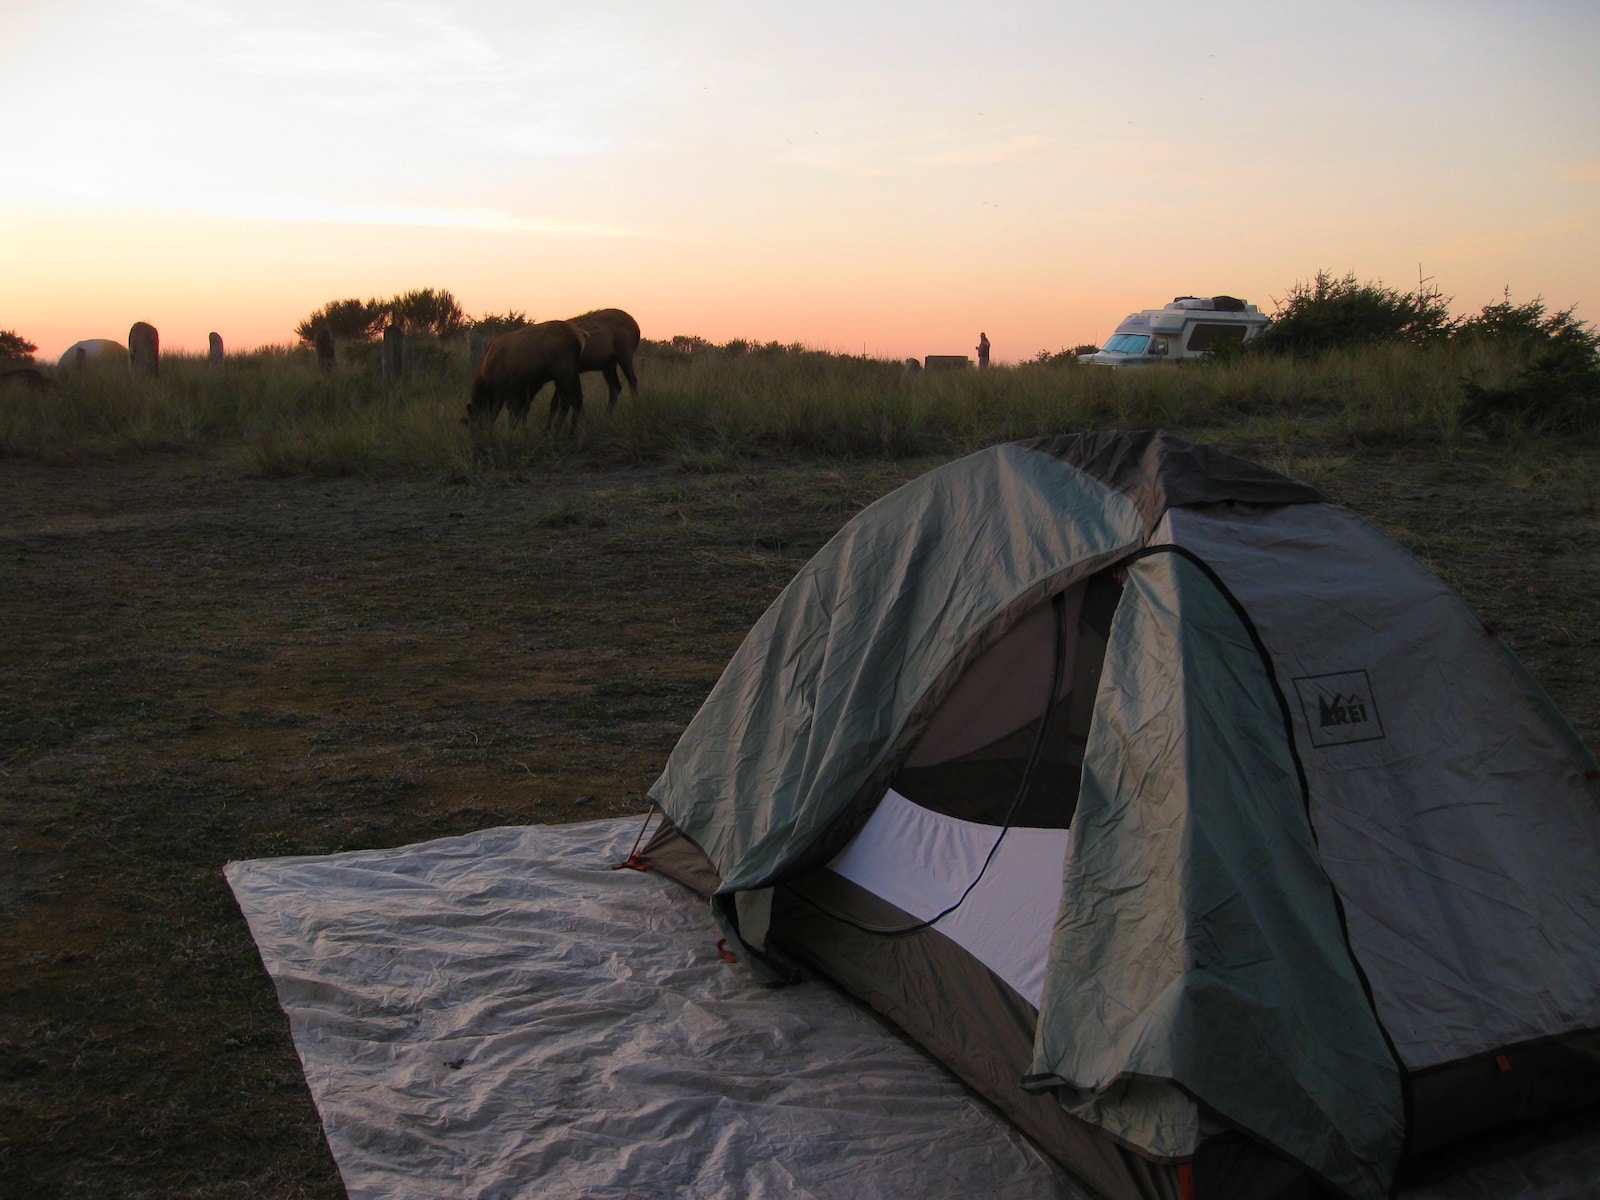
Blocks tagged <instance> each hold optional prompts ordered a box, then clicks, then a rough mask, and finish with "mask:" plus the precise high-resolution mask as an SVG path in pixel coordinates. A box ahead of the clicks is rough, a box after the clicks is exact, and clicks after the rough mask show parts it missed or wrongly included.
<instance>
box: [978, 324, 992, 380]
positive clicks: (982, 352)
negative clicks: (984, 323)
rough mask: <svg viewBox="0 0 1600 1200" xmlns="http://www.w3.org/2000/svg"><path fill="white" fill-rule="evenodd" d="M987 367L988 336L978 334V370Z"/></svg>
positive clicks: (981, 333) (982, 333) (980, 332)
mask: <svg viewBox="0 0 1600 1200" xmlns="http://www.w3.org/2000/svg"><path fill="white" fill-rule="evenodd" d="M988 365H989V335H988V334H987V333H984V332H982V331H981V330H980V331H979V332H978V370H980V371H981V370H983V369H984V368H985V367H987V366H988Z"/></svg>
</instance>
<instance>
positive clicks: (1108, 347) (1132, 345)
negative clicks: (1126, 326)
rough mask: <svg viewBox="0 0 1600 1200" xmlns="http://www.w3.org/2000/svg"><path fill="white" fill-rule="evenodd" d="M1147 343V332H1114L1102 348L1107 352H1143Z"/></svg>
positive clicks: (1148, 337)
mask: <svg viewBox="0 0 1600 1200" xmlns="http://www.w3.org/2000/svg"><path fill="white" fill-rule="evenodd" d="M1149 344H1150V335H1149V334H1147V333H1116V334H1112V335H1111V340H1110V341H1109V342H1107V343H1106V344H1105V347H1104V349H1105V351H1106V353H1108V354H1143V353H1144V351H1145V347H1146V346H1148V345H1149Z"/></svg>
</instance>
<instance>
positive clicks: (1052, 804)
mask: <svg viewBox="0 0 1600 1200" xmlns="http://www.w3.org/2000/svg"><path fill="white" fill-rule="evenodd" d="M1597 791H1600V783H1597V772H1596V768H1595V764H1594V760H1593V759H1592V757H1591V756H1590V755H1589V754H1588V752H1587V751H1586V750H1585V749H1584V747H1583V745H1582V743H1581V742H1580V741H1579V740H1578V739H1577V737H1576V736H1575V735H1574V734H1573V732H1572V731H1571V729H1570V727H1569V726H1568V725H1567V724H1566V722H1565V721H1564V720H1563V719H1562V718H1561V717H1560V715H1559V714H1558V713H1557V712H1556V711H1555V709H1554V708H1553V706H1552V705H1551V704H1550V702H1549V700H1548V699H1547V697H1546V696H1545V695H1544V693H1543V692H1542V690H1541V689H1540V688H1539V687H1538V685H1537V684H1536V683H1534V681H1533V680H1532V679H1531V677H1529V676H1528V674H1527V673H1526V671H1524V670H1523V669H1522V668H1521V666H1520V665H1519V664H1518V663H1517V662H1516V660H1515V659H1514V658H1513V657H1512V656H1511V655H1510V654H1509V653H1508V652H1507V651H1506V650H1505V648H1504V647H1503V646H1502V645H1501V644H1500V642H1499V641H1498V639H1497V638H1496V637H1495V636H1494V634H1493V631H1492V630H1489V629H1488V628H1487V627H1485V626H1484V625H1483V624H1482V623H1481V622H1480V621H1479V620H1477V618H1475V617H1474V616H1473V615H1472V613H1471V611H1470V610H1469V609H1468V608H1467V606H1466V605H1465V604H1464V603H1463V602H1462V601H1461V600H1460V598H1459V597H1458V596H1457V595H1456V594H1455V593H1454V592H1453V591H1452V590H1451V589H1450V588H1449V587H1448V586H1447V585H1445V584H1444V583H1443V582H1441V581H1440V580H1438V579H1437V578H1436V577H1434V576H1433V575H1432V574H1430V573H1429V572H1428V571H1426V570H1425V569H1424V568H1423V567H1422V566H1421V565H1420V564H1419V563H1418V562H1416V560H1415V559H1413V558H1412V557H1411V556H1410V555H1408V554H1407V553H1406V552H1405V551H1404V550H1402V549H1401V548H1399V547H1398V546H1396V545H1395V544H1394V543H1392V542H1391V541H1389V540H1388V539H1387V538H1385V537H1384V536H1383V535H1382V534H1380V533H1379V532H1378V531H1376V530H1375V529H1373V528H1372V527H1371V526H1369V525H1367V524H1366V523H1365V522H1363V521H1361V520H1360V519H1359V518H1357V517H1355V516H1354V515H1353V514H1352V513H1350V512H1349V511H1348V510H1346V509H1344V508H1342V507H1340V506H1337V505H1334V504H1332V503H1330V502H1328V501H1327V499H1326V498H1325V497H1324V496H1323V495H1322V494H1321V493H1320V492H1318V491H1317V490H1316V489H1314V488H1311V487H1309V486H1307V485H1305V484H1302V483H1298V482H1296V481H1294V480H1291V479H1288V478H1285V477H1283V476H1281V475H1278V474H1277V473H1275V472H1272V471H1269V470H1267V469H1266V468H1263V467H1260V466H1257V465H1254V464H1251V463H1248V462H1245V461H1243V460H1241V459H1238V458H1234V457H1232V456H1230V455H1227V454H1223V453H1221V452H1218V451H1215V450H1210V449H1207V448H1204V447H1197V446H1192V445H1189V444H1187V443H1185V442H1182V441H1180V440H1178V439H1176V438H1174V437H1171V436H1170V435H1166V434H1162V433H1149V432H1144V433H1132V434H1123V433H1097V434H1086V435H1079V436H1066V437H1058V438H1050V439H1042V440H1038V441H1034V442H1028V443H1017V444H1012V445H1006V446H998V447H994V448H991V449H988V450H985V451H981V452H979V453H977V454H974V455H970V456H968V457H967V458H964V459H962V460H959V461H958V462H955V463H952V464H949V465H947V466H945V467H942V468H939V469H937V470H935V471H932V472H930V473H928V474H927V475H925V476H923V477H922V478H920V479H918V480H915V481H913V482H912V483H910V484H908V485H906V486H905V487H903V488H901V489H899V490H898V491H896V492H894V493H892V494H891V495H889V496H887V497H885V498H883V499H882V500H880V501H878V502H877V503H876V504H874V505H872V506H870V507H869V508H868V509H866V510H865V511H864V512H862V513H861V514H860V515H858V516H857V517H856V518H855V519H854V520H852V521H851V522H849V523H848V524H847V525H846V526H845V527H844V528H843V529H842V530H841V531H840V532H839V533H838V534H837V535H836V536H835V537H834V539H833V540H832V541H830V543H829V544H828V545H827V546H825V547H824V548H823V549H822V550H821V551H820V552H819V553H818V554H817V555H816V557H815V558H813V559H812V561H811V562H810V563H809V564H807V566H806V567H805V568H803V569H802V570H801V572H800V573H799V574H798V575H797V576H796V578H795V579H794V580H793V581H792V582H791V583H790V585H789V586H788V587H787V588H786V589H785V590H784V592H783V593H782V595H780V596H779V598H778V599H777V600H776V601H775V602H774V603H773V605H772V606H771V607H770V608H769V609H768V611H767V612H766V613H765V614H764V615H763V616H762V617H761V619H760V620H759V621H758V622H757V623H756V625H755V626H754V628H753V629H752V630H751V632H750V634H749V636H748V637H747V638H746V640H745V642H744V644H743V645H742V646H741V647H740V649H739V650H738V651H737V652H736V654H735V655H734V657H733V659H732V660H731V661H730V663H729V665H728V667H727V669H726V670H725V672H724V673H723V675H722V678H721V679H720V680H719V682H718V683H717V685H716V686H715V687H714V688H713V690H712V692H711V694H710V696H709V697H708V698H707V700H706V702H705V704H704V705H703V707H702V708H701V710H700V712H699V713H698V714H697V715H696V717H695V718H694V720H693V721H692V722H691V724H690V726H689V728H688V729H687V730H686V731H685V733H684V735H683V737H682V739H681V740H680V741H679V743H678V745H677V747H676V748H675V749H674V751H673V753H672V755H671V756H670V758H669V760H668V762H667V764H666V767H665V769H664V771H663V773H662V775H661V778H660V779H659V780H658V781H657V782H656V784H655V785H654V787H653V788H652V790H651V797H652V800H653V801H654V802H655V804H656V805H657V806H658V807H659V809H660V810H661V813H662V814H663V823H662V825H661V827H660V828H659V830H658V831H657V833H656V834H655V836H654V837H653V838H652V839H651V841H650V844H649V845H648V846H647V847H646V848H645V851H644V854H643V857H644V858H645V859H646V860H647V861H649V862H650V863H651V865H653V866H654V867H656V868H657V869H659V870H662V871H663V872H664V873H667V874H669V875H672V876H674V877H675V878H678V879H680V880H681V881H683V882H685V883H687V884H688V885H690V886H692V887H695V888H696V889H697V890H699V891H701V892H703V893H705V894H707V895H711V896H714V897H716V899H717V902H718V904H719V907H720V908H721V909H722V910H723V911H725V912H726V913H727V915H728V916H729V918H730V920H731V921H732V922H734V923H735V924H736V925H737V929H738V933H739V935H740V937H741V938H742V939H743V941H744V942H745V943H746V944H747V946H749V947H750V948H751V949H753V950H754V951H756V952H757V953H759V954H762V955H764V956H765V957H767V958H768V959H770V960H773V961H775V962H777V963H779V964H784V963H787V962H789V961H798V962H800V963H803V964H808V965H810V966H812V967H814V968H816V969H818V970H819V971H821V972H822V973H824V974H826V975H828V976H830V977H831V978H833V979H835V980H836V981H838V982H839V983H841V984H842V985H843V986H844V987H845V988H846V989H847V990H849V991H852V992H854V993H855V994H857V995H858V996H860V997H861V998H862V999H864V1000H866V1001H867V1002H869V1003H871V1004H872V1005H873V1006H874V1007H876V1008H878V1009H879V1010H880V1011H882V1012H883V1013H885V1014H886V1015H887V1016H889V1017H890V1018H891V1019H892V1020H894V1021H895V1022H896V1023H898V1024H899V1025H900V1026H901V1027H903V1028H904V1029H905V1030H906V1031H907V1032H909V1033H910V1034H911V1035H912V1036H913V1037H915V1038H917V1039H918V1040H919V1041H920V1042H922V1043H923V1044H924V1045H925V1046H926V1047H927V1048H928V1049H929V1050H930V1051H931V1052H932V1053H934V1054H935V1055H936V1056H937V1057H939V1058H940V1059H942V1060H943V1061H944V1062H945V1063H946V1064H948V1065H949V1066H950V1067H951V1068H952V1069H953V1070H954V1071H955V1072H956V1073H957V1074H958V1075H960V1076H961V1077H962V1078H964V1079H965V1080H966V1081H967V1082H968V1083H969V1084H971V1085H972V1086H973V1087H974V1088H975V1089H976V1090H978V1091H979V1092H980V1093H982V1094H983V1095H984V1096H986V1097H987V1098H988V1099H989V1100H991V1101H992V1102H994V1103H995V1104H996V1105H997V1106H998V1107H999V1108H1000V1109H1001V1110H1002V1111H1004V1112H1005V1113H1007V1114H1008V1115H1009V1116H1010V1117H1011V1118H1012V1119H1013V1120H1014V1121H1016V1123H1017V1124H1018V1125H1019V1126H1020V1127H1021V1128H1023V1129H1025V1130H1026V1131H1027V1132H1029V1133H1030V1134H1031V1135H1032V1136H1033V1137H1034V1138H1035V1139H1036V1140H1037V1141H1038V1142H1039V1143H1040V1144H1041V1145H1042V1146H1043V1147H1044V1148H1045V1149H1046V1150H1048V1151H1049V1152H1050V1153H1051V1154H1052V1155H1054V1156H1055V1157H1056V1158H1058V1159H1059V1160H1060V1161H1062V1162H1063V1163H1064V1164H1065V1165H1066V1166H1067V1167H1068V1168H1069V1169H1071V1170H1073V1171H1074V1172H1075V1173H1077V1174H1078V1175H1080V1176H1081V1177H1082V1178H1083V1179H1085V1181H1087V1182H1088V1183H1090V1184H1091V1185H1093V1186H1094V1187H1095V1188H1096V1189H1098V1190H1099V1191H1101V1192H1102V1193H1104V1194H1105V1195H1106V1196H1108V1197H1118V1198H1120V1197H1144V1196H1158V1197H1178V1196H1182V1195H1193V1196H1196V1197H1199V1198H1201V1200H1204V1198H1206V1197H1232V1196H1241V1195H1300V1194H1316V1191H1317V1189H1322V1190H1323V1191H1325V1192H1327V1191H1331V1192H1333V1193H1335V1194H1340V1195H1345V1196H1351V1197H1362V1198H1365V1197H1378V1196H1384V1195H1387V1194H1389V1193H1390V1191H1391V1190H1392V1188H1393V1187H1394V1186H1395V1183H1396V1180H1397V1179H1399V1178H1402V1177H1403V1176H1405V1175H1406V1174H1407V1173H1408V1172H1415V1171H1418V1170H1422V1169H1425V1168H1431V1167H1436V1166H1438V1165H1439V1164H1441V1163H1445V1164H1448V1162H1449V1160H1450V1156H1451V1155H1452V1153H1453V1152H1454V1150H1453V1148H1454V1147H1457V1146H1460V1145H1462V1144H1463V1143H1465V1142H1466V1140H1467V1139H1475V1138H1479V1137H1480V1136H1481V1135H1483V1134H1486V1133H1489V1132H1491V1131H1496V1130H1500V1129H1506V1128H1512V1127H1519V1126H1520V1127H1526V1126H1527V1125H1529V1124H1530V1123H1533V1124H1537V1123H1539V1122H1544V1121H1549V1120H1551V1119H1553V1118H1554V1117H1556V1116H1557V1115H1559V1114H1562V1113H1565V1112H1567V1111H1569V1110H1571V1109H1573V1108H1576V1107H1578V1106H1581V1105H1584V1104H1589V1103H1592V1102H1594V1101H1595V1100H1597V1099H1600V1037H1597V1036H1596V1034H1595V1030H1596V1028H1597V1027H1600V922H1597V921H1595V919H1594V915H1595V914H1594V901H1593V897H1595V896H1597V895H1600V809H1597V805H1596V800H1597V798H1600V796H1597ZM1296 1189H1300V1190H1296Z"/></svg>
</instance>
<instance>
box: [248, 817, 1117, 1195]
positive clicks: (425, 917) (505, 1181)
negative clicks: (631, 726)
mask: <svg viewBox="0 0 1600 1200" xmlns="http://www.w3.org/2000/svg"><path fill="white" fill-rule="evenodd" d="M642 821H643V817H642V816H641V817H639V818H631V819H624V820H620V821H605V822H594V823H589V824H583V825H569V826H546V827H533V828H521V829H490V830H486V831H483V832H480V833H476V834H471V835H468V836H465V837H458V838H449V839H446V840H442V841H436V842H428V843H425V844H422V845H418V846H408V847H404V848H401V849H396V850H378V851H361V852H357V853H351V854H339V855H333V856H329V857H325V858H282V859H267V860H261V861H256V862H244V863H231V864H229V866H228V868H227V877H228V882H229V883H230V884H231V885H232V887H233V891H234V895H235V896H236V897H237V898H238V901H239V906H240V908H241V909H243V911H244V914H245V917H246V919H247V920H248V921H249V923H250V931H251V933H252V934H253V935H254V937H255V940H256V944H257V946H258V947H259V948H260V950H261V957H262V959H263V961H264V962H265V963H266V966H267V970H268V972H269V973H270V974H271V975H272V978H273V980H274V982H275V983H276V984H277V988H278V999H279V1001H280V1002H281V1003H282V1005H283V1008H284V1011H285V1012H287V1013H288V1015H289V1023H290V1029H291V1031H292V1033H293V1035H294V1041H295V1046H296V1048H297V1049H298V1050H299V1053H300V1059H301V1062H302V1063H303V1064H304V1067H305V1073H306V1080H307V1082H308V1083H309V1084H310V1086H311V1094H312V1097H313V1098H314V1099H315V1101H316V1104H317V1109H318V1111H319V1112H320V1113H321V1115H322V1123H323V1127H324V1129H325V1130H326V1132H327V1136H328V1143H329V1145H330V1147H331V1148H332V1150H333V1156H334V1159H335V1160H336V1161H337V1162H338V1164H339V1171H340V1173H341V1174H342V1176H343V1178H344V1183H345V1187H346V1189H347V1190H348V1192H349V1194H350V1195H351V1197H353V1198H357V1200H365V1198H368V1197H386V1198H387V1197H393V1198H400V1197H416V1198H417V1200H438V1198H439V1197H455V1196H473V1197H513V1196H519V1197H520V1196H539V1197H579V1196H583V1197H640V1198H643V1197H694V1198H700V1197H707V1198H709V1197H727V1198H729V1200H732V1198H735V1197H739V1198H743V1197H771V1198H773V1200H777V1198H784V1200H788V1198H792V1197H802V1198H804V1197H818V1198H821V1197H839V1198H841V1200H842V1198H846V1197H884V1198H888V1197H905V1198H906V1200H926V1198H929V1197H940V1196H949V1197H957V1196H960V1197H969V1196H1001V1197H1016V1198H1017V1200H1022V1198H1024V1197H1026V1198H1029V1200H1032V1198H1034V1197H1045V1198H1050V1197H1060V1198H1062V1200H1067V1198H1079V1197H1087V1196H1089V1195H1090V1193H1088V1192H1087V1191H1085V1190H1082V1189H1081V1188H1078V1187H1076V1186H1075V1185H1074V1184H1073V1183H1072V1182H1071V1181H1069V1180H1068V1179H1067V1178H1066V1177H1065V1176H1064V1175H1063V1173H1062V1172H1060V1171H1059V1170H1058V1169H1057V1168H1055V1167H1054V1166H1053V1165H1052V1164H1051V1163H1050V1162H1049V1160H1048V1159H1046V1158H1045V1157H1044V1156H1043V1155H1042V1154H1040V1153H1039V1151H1037V1150H1036V1149H1035V1148H1034V1147H1033V1146H1032V1145H1031V1144H1030V1143H1029V1142H1028V1141H1027V1140H1026V1139H1025V1138H1024V1137H1023V1136H1022V1135H1021V1134H1019V1133H1017V1132H1016V1131H1015V1130H1014V1129H1012V1128H1011V1126H1010V1125H1008V1124H1007V1123H1006V1122H1005V1121H1004V1120H1003V1119H1001V1118H1000V1117H999V1116H997V1115H996V1114H994V1113H993V1112H992V1110H990V1109H988V1108H987V1107H986V1106H984V1105H983V1104H982V1102H981V1101H978V1100H975V1099H974V1098H973V1097H972V1096H971V1095H970V1093H968V1092H967V1091H966V1090H965V1089H963V1088H962V1086H961V1085H960V1084H959V1083H957V1082H955V1081H954V1079H953V1078H952V1077H951V1076H949V1075H947V1074H945V1073H944V1071H943V1070H942V1069H941V1068H939V1067H937V1066H936V1065H934V1064H933V1063H931V1062H930V1061H929V1060H928V1059H927V1058H926V1057H925V1056H924V1055H923V1054H922V1053H921V1051H919V1050H917V1049H916V1048H915V1047H913V1046H912V1045H910V1044H909V1043H908V1042H906V1041H905V1040H904V1039H902V1038H900V1037H899V1036H897V1035H896V1034H894V1033H892V1032H890V1031H889V1030H888V1028H887V1027H886V1026H884V1025H883V1024H882V1023H881V1022H879V1021H878V1020H877V1019H876V1018H875V1017H873V1016H871V1015H869V1014H868V1013H866V1012H864V1011H863V1010H862V1009H861V1008H860V1007H859V1006H857V1005H856V1004H855V1003H853V1002H852V1001H850V1000H848V999H846V998H845V997H844V996H842V995H841V994H840V993H838V992H836V991H835V990H834V989H833V988H831V987H829V986H827V985H826V984H822V983H819V982H808V983H804V984H802V985H800V986H798V987H789V988H777V989H773V988H767V987H763V986H762V985H761V984H760V982H759V981H757V980H756V979H755V977H754V976H752V975H751V974H750V973H749V972H747V971H746V970H745V969H744V968H743V967H740V966H730V965H728V964H727V963H725V962H724V961H723V960H722V958H721V957H720V956H719V954H718V953H717V939H718V938H719V937H721V936H722V935H721V934H720V933H719V932H718V930H717V926H716V924H715V922H714V920H713V918H712V915H711V913H710V910H709V908H708V906H707V905H706V902H705V901H704V900H702V899H700V898H699V897H697V896H694V895H693V894H691V893H689V892H687V891H685V890H684V889H683V888H681V887H679V886H678V885H676V884H674V883H672V882H671V881H669V880H667V879H665V878H663V877H661V876H659V875H641V874H639V873H637V872H634V871H613V870H611V869H610V865H611V864H612V863H615V862H618V861H620V860H621V859H623V858H625V857H627V853H628V849H629V847H630V846H631V845H632V843H633V839H634V837H635V835H636V834H637V833H638V831H639V827H640V825H641V823H642Z"/></svg>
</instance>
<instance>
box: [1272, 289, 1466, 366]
mask: <svg viewBox="0 0 1600 1200" xmlns="http://www.w3.org/2000/svg"><path fill="white" fill-rule="evenodd" d="M1453 328H1454V326H1453V324H1452V322H1451V319H1450V297H1448V296H1445V295H1442V294H1441V293H1440V292H1439V291H1438V290H1437V289H1436V288H1429V287H1428V286H1427V283H1426V281H1423V282H1422V283H1419V284H1418V286H1417V290H1416V291H1415V292H1412V293H1410V294H1403V293H1401V292H1397V291H1395V289H1394V288H1391V287H1385V286H1384V285H1383V284H1381V283H1362V282H1360V281H1359V280H1357V279H1356V277H1355V275H1354V273H1351V274H1348V275H1346V276H1344V277H1343V278H1335V277H1334V276H1333V275H1331V274H1330V273H1329V272H1327V271H1318V272H1317V274H1316V276H1315V277H1314V278H1313V279H1312V280H1311V282H1310V283H1297V284H1295V285H1294V287H1293V288H1291V289H1290V291H1289V295H1288V296H1287V297H1285V298H1284V299H1283V300H1282V301H1280V302H1279V303H1278V305H1277V310H1276V311H1275V312H1274V313H1273V316H1272V324H1271V325H1270V326H1269V327H1268V328H1267V331H1266V332H1265V333H1264V334H1262V335H1261V337H1260V338H1258V339H1257V340H1256V343H1255V345H1256V346H1257V348H1259V349H1261V350H1265V351H1279V352H1289V353H1294V354H1315V353H1319V352H1321V351H1324V350H1335V349H1344V348H1348V347H1353V346H1371V345H1377V344H1380V343H1383V342H1411V343H1414V344H1420V343H1422V342H1428V341H1433V340H1436V339H1439V338H1443V337H1448V336H1449V335H1450V333H1451V332H1452V330H1453Z"/></svg>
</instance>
